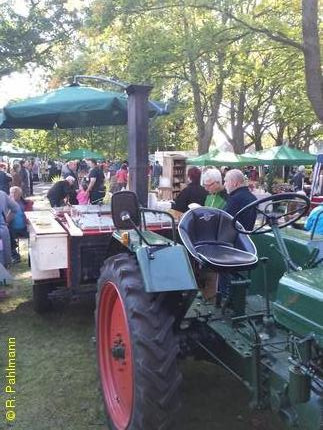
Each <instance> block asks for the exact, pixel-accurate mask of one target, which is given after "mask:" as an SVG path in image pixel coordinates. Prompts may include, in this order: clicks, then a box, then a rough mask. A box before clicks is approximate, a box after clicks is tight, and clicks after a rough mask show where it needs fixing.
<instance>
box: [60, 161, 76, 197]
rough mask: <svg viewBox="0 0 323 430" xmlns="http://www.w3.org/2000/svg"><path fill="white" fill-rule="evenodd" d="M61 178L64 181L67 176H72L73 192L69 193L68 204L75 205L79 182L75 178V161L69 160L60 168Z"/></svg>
mask: <svg viewBox="0 0 323 430" xmlns="http://www.w3.org/2000/svg"><path fill="white" fill-rule="evenodd" d="M61 176H62V178H63V179H66V178H67V177H68V176H73V178H74V179H75V181H74V184H73V192H71V193H70V199H69V201H70V203H71V205H77V204H78V201H77V198H76V194H77V190H78V189H79V182H78V177H77V162H76V161H75V160H70V161H68V162H67V163H66V164H64V166H63V167H62V173H61Z"/></svg>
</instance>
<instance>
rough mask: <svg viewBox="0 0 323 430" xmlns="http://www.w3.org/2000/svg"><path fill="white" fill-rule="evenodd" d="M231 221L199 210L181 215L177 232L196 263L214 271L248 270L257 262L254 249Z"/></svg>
mask: <svg viewBox="0 0 323 430" xmlns="http://www.w3.org/2000/svg"><path fill="white" fill-rule="evenodd" d="M232 220H233V217H232V216H231V215H229V214H228V213H226V212H224V211H222V210H220V209H213V208H205V207H200V208H197V209H193V210H190V211H188V212H186V213H185V215H184V216H183V217H182V219H181V221H180V223H179V225H178V232H179V235H180V237H181V239H182V242H183V244H184V246H185V247H186V249H187V250H188V252H189V253H190V254H191V255H192V256H193V257H194V258H195V259H196V260H197V261H198V262H200V263H202V264H204V265H206V266H209V267H212V268H214V269H215V270H217V271H225V270H228V269H229V270H249V269H252V268H253V267H255V265H256V264H257V261H258V257H257V250H256V247H255V245H254V243H253V242H252V240H251V239H250V238H249V236H247V235H245V234H240V233H238V231H237V230H236V229H235V228H234V227H233V224H232Z"/></svg>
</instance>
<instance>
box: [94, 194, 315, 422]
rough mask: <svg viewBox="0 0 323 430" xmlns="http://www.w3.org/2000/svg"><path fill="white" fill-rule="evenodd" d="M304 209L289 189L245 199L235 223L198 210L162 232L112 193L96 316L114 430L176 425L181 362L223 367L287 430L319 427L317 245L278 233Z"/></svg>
mask: <svg viewBox="0 0 323 430" xmlns="http://www.w3.org/2000/svg"><path fill="white" fill-rule="evenodd" d="M284 205H285V207H286V210H283V206H284ZM308 208H309V200H308V199H307V198H306V197H303V196H300V195H296V194H291V193H290V194H281V195H277V196H272V197H270V198H266V199H262V200H258V201H256V202H253V203H252V204H251V205H248V206H247V207H245V208H243V209H242V211H240V212H239V213H238V214H237V215H236V216H235V217H234V218H232V217H231V216H230V215H228V214H227V213H225V212H223V211H221V210H218V209H211V208H205V207H201V208H197V209H194V210H190V211H188V212H187V213H186V214H185V215H184V216H183V217H182V219H181V221H180V223H179V225H178V230H176V229H175V222H174V219H173V218H172V217H171V218H172V219H171V222H172V229H171V231H169V234H168V235H165V236H161V235H160V234H157V233H154V232H151V231H148V230H146V229H145V216H146V213H147V211H149V209H143V208H140V207H139V205H138V201H137V198H136V195H135V194H134V193H132V192H130V191H124V192H120V193H116V194H114V195H113V197H112V217H113V222H114V224H115V227H116V229H117V230H116V231H115V232H114V234H113V240H112V241H111V252H110V255H112V254H113V255H112V256H111V257H109V258H108V259H107V260H106V261H105V265H104V267H103V268H102V271H101V276H100V278H99V281H98V292H97V309H96V340H97V355H98V365H99V372H100V379H101V385H102V392H103V398H104V402H105V406H106V410H107V414H108V417H109V421H110V426H111V428H112V429H114V430H159V429H168V428H169V429H174V428H176V425H175V419H176V414H177V411H178V409H179V407H180V398H179V387H180V383H181V379H182V376H181V373H180V371H179V368H178V365H177V362H178V360H179V359H184V358H186V357H195V358H197V359H203V360H209V361H211V362H214V363H216V364H219V365H221V366H223V367H224V368H225V369H227V370H228V371H229V372H230V373H231V374H232V375H234V376H235V377H237V378H238V379H239V380H240V381H241V382H242V383H243V384H244V385H245V386H246V387H247V388H248V389H249V391H250V393H251V404H252V405H253V407H255V408H267V409H271V410H273V411H274V412H276V413H277V414H279V415H280V417H281V418H282V420H283V421H284V422H285V423H286V428H294V429H297V428H298V429H302V430H319V429H322V428H323V399H322V393H323V379H322V376H323V375H322V358H323V354H322V351H323V330H322V324H323V312H322V302H323V266H322V265H321V261H322V259H321V255H320V253H321V251H320V250H319V247H316V243H317V244H318V245H320V244H321V243H322V241H320V238H319V239H318V240H316V241H315V240H314V241H313V240H312V241H311V243H309V240H308V236H306V234H305V233H303V232H302V231H299V230H296V229H294V228H292V227H290V228H284V229H283V230H280V229H281V228H283V227H287V226H288V225H290V224H293V223H295V221H296V220H297V219H298V218H300V217H301V216H302V215H304V214H305V213H306V211H307V210H308ZM250 210H256V211H257V213H258V218H257V223H256V226H255V228H254V229H253V230H252V231H245V230H244V229H243V228H242V226H241V224H240V223H239V221H238V220H239V217H240V216H241V213H242V212H244V211H250ZM154 212H155V213H156V212H158V211H154ZM169 216H171V215H169ZM249 235H250V236H252V237H253V238H254V242H255V243H256V246H255V244H254V242H253V241H252V240H251V238H250V237H249ZM178 236H179V239H180V242H181V243H178V240H177V239H178ZM313 243H314V245H313Z"/></svg>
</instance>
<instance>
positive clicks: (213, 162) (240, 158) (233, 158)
mask: <svg viewBox="0 0 323 430" xmlns="http://www.w3.org/2000/svg"><path fill="white" fill-rule="evenodd" d="M186 163H187V164H190V165H194V166H229V167H241V166H249V165H250V166H255V165H256V166H257V165H259V164H261V163H260V162H259V161H258V160H256V159H255V158H251V157H249V156H247V155H245V154H241V155H238V154H235V153H233V152H222V151H221V152H220V151H213V152H209V153H207V154H203V155H200V156H199V157H195V158H189V159H188V160H186Z"/></svg>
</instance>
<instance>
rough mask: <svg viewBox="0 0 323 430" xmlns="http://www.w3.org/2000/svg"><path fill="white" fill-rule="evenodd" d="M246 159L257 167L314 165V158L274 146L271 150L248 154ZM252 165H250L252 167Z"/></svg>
mask: <svg viewBox="0 0 323 430" xmlns="http://www.w3.org/2000/svg"><path fill="white" fill-rule="evenodd" d="M248 157H249V158H251V159H254V160H255V162H256V161H257V162H258V165H259V164H260V165H265V164H267V165H271V166H300V165H302V164H304V165H308V164H314V163H315V162H316V156H315V155H312V154H309V153H308V152H305V151H301V150H299V149H295V148H290V147H289V146H286V145H282V146H274V147H273V148H269V149H264V150H262V151H258V152H255V153H254V154H248ZM252 164H253V163H250V165H252Z"/></svg>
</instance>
